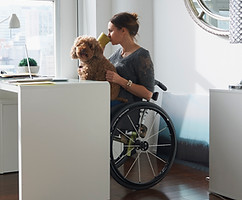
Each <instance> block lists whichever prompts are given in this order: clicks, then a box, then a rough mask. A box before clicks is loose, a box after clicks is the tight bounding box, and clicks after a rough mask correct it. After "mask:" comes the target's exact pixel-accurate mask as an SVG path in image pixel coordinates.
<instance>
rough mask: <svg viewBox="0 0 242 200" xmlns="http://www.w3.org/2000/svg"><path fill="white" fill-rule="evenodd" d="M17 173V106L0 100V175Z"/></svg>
mask: <svg viewBox="0 0 242 200" xmlns="http://www.w3.org/2000/svg"><path fill="white" fill-rule="evenodd" d="M14 171H18V106H17V101H14V100H9V99H8V100H0V174H3V173H6V172H14Z"/></svg>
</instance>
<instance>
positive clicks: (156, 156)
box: [148, 150, 167, 164]
mask: <svg viewBox="0 0 242 200" xmlns="http://www.w3.org/2000/svg"><path fill="white" fill-rule="evenodd" d="M148 152H149V153H150V154H151V155H153V156H154V157H156V158H157V159H158V160H160V161H161V162H163V163H165V164H166V163H167V162H166V161H165V160H163V159H161V158H160V157H159V156H157V155H156V154H154V153H152V152H151V151H149V150H148Z"/></svg>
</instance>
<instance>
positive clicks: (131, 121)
mask: <svg viewBox="0 0 242 200" xmlns="http://www.w3.org/2000/svg"><path fill="white" fill-rule="evenodd" d="M127 117H128V118H129V121H130V123H131V125H132V126H133V128H134V130H135V132H136V133H138V131H137V129H136V127H135V125H134V122H133V120H132V119H131V118H130V116H129V115H127Z"/></svg>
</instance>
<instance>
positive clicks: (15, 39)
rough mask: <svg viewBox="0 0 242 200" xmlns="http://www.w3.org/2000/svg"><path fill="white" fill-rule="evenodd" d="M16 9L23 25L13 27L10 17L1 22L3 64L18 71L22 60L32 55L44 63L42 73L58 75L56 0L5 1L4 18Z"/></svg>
mask: <svg viewBox="0 0 242 200" xmlns="http://www.w3.org/2000/svg"><path fill="white" fill-rule="evenodd" d="M12 13H15V14H16V15H17V16H18V18H19V21H20V28H17V29H9V28H8V26H9V20H6V21H4V22H2V23H1V24H0V68H1V70H3V69H4V70H6V71H13V72H15V71H16V67H17V66H18V63H19V62H20V60H21V59H22V58H24V57H26V54H25V48H24V46H25V44H26V45H27V49H28V54H29V57H31V58H34V59H35V60H36V61H37V63H38V65H39V66H40V72H39V73H40V74H42V75H55V63H54V62H55V59H54V2H53V1H8V2H5V1H2V0H0V21H2V20H4V19H5V18H7V17H8V16H10V15H11V14H12Z"/></svg>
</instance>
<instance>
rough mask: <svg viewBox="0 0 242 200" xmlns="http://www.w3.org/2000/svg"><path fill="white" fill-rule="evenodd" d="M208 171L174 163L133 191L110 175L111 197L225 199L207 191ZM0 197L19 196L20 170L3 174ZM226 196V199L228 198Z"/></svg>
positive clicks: (6, 199) (122, 199)
mask: <svg viewBox="0 0 242 200" xmlns="http://www.w3.org/2000/svg"><path fill="white" fill-rule="evenodd" d="M207 176H208V172H206V171H200V170H196V169H193V168H191V167H188V166H185V165H182V164H178V163H175V164H174V165H173V167H172V168H171V170H170V171H169V173H168V175H167V176H166V177H165V178H164V179H163V180H162V181H161V182H160V183H159V184H157V185H156V186H154V187H153V188H151V189H148V190H142V191H132V190H129V189H126V188H124V187H122V186H121V185H119V184H118V183H117V182H116V181H114V180H113V179H112V178H111V184H110V185H111V188H110V197H111V200H158V199H159V200H206V199H209V200H225V199H226V198H223V197H218V196H215V195H213V194H209V192H208V184H209V183H208V181H207V180H206V177H207ZM0 200H18V173H10V174H6V175H0ZM226 200H227V199H226Z"/></svg>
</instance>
